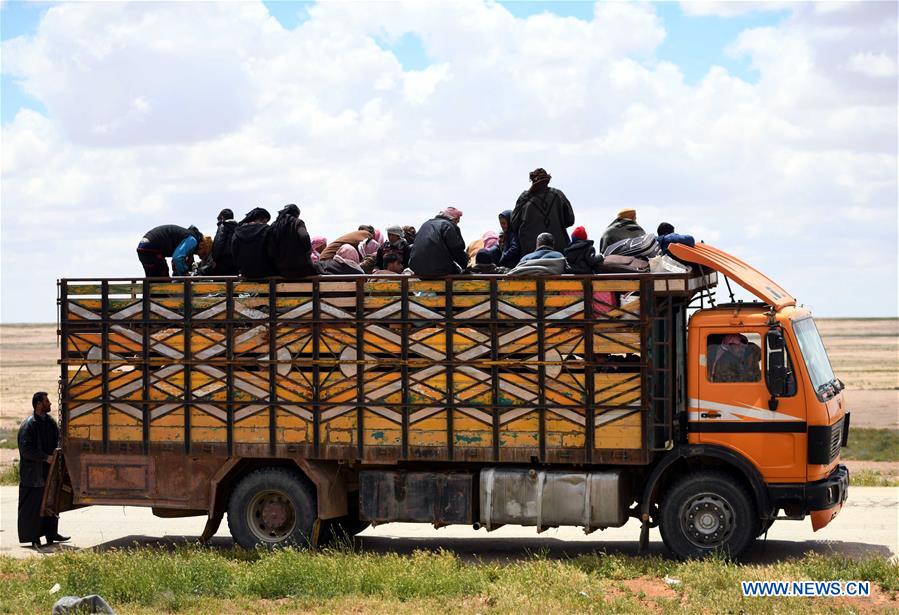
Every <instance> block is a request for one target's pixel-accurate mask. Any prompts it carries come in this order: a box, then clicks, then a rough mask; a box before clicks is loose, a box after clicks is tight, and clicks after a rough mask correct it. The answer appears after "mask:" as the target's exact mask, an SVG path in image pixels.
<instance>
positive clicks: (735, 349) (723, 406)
mask: <svg viewBox="0 0 899 615" xmlns="http://www.w3.org/2000/svg"><path fill="white" fill-rule="evenodd" d="M673 251H674V252H675V253H676V254H677V253H679V254H680V255H681V257H683V258H685V259H687V260H690V261H691V262H695V263H701V264H704V265H706V266H709V267H714V268H715V269H716V270H717V271H719V272H721V273H723V274H724V275H728V276H731V277H732V278H733V279H736V280H738V282H739V283H740V284H741V285H742V286H743V287H744V288H746V289H747V290H749V291H750V292H753V293H754V294H756V296H758V297H759V299H761V301H759V302H750V303H730V304H721V305H717V306H714V307H710V308H707V309H701V310H699V311H697V312H695V313H694V314H693V315H692V316H691V317H690V320H689V326H688V349H689V350H688V352H689V356H688V361H687V363H688V365H689V366H690V370H688V378H687V380H688V382H687V391H688V422H687V425H688V442H689V444H690V445H693V446H697V447H714V448H718V449H722V450H727V451H730V452H732V453H733V454H735V455H737V456H739V457H740V458H742V459H745V460H746V461H748V462H749V463H751V465H752V466H753V468H754V469H755V470H756V471H757V472H758V473H759V475H760V478H761V480H762V481H763V482H764V484H765V485H766V491H767V493H766V494H765V496H766V499H767V501H768V504H767V506H768V510H767V511H763V517H764V515H765V514H767V515H768V519H767V520H765V521H764V523H763V527H765V528H767V527H768V526H770V524H771V523H772V522H773V521H774V520H775V519H778V518H780V519H793V520H799V519H803V518H805V516H806V515H809V516H810V517H811V522H812V526H813V528H814V530H816V531H817V530H818V529H821V528H822V527H824V526H825V525H827V524H828V523H829V522H830V521H831V520H832V519H833V518H834V517H835V516H836V515H837V514H838V513H839V511H840V509H841V507H842V503H843V501H844V500H845V498H846V494H847V486H848V471H847V470H846V468H845V466H842V465H839V453H840V448H841V446H845V444H846V442H847V439H848V433H849V412H848V411H847V410H846V408H845V401H844V397H843V393H842V391H843V388H844V385H843V383H842V382H841V381H840V380H839V379H838V378H837V377H836V376H835V375H834V372H833V369H832V367H831V364H830V361H829V359H828V357H827V352H826V350H825V348H824V344H823V342H822V341H821V337H820V335H819V334H818V329H817V327H816V326H815V321H814V319H813V317H812V314H811V311H810V310H809V309H807V308H804V307H797V306H796V301H795V299H793V298H792V297H791V296H790V295H789V294H788V293H786V292H785V291H783V289H781V288H780V287H779V286H777V285H776V284H774V282H772V281H771V280H770V279H768V278H766V277H765V276H763V275H762V274H761V273H759V272H758V271H756V270H754V269H752V268H751V267H749V265H746V264H745V263H742V262H740V261H738V260H737V259H734V258H733V257H731V256H729V255H726V254H725V253H723V252H721V251H719V250H716V249H715V248H712V247H710V246H704V245H700V246H697V248H696V249H691V250H690V251H689V253H688V251H687V250H685V249H680V248H679V247H675V249H674V250H673Z"/></svg>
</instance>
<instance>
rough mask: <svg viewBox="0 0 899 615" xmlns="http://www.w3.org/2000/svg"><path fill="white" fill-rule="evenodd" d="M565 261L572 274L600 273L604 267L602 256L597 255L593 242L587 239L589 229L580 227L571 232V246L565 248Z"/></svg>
mask: <svg viewBox="0 0 899 615" xmlns="http://www.w3.org/2000/svg"><path fill="white" fill-rule="evenodd" d="M565 260H566V261H568V267H569V268H570V269H571V273H580V274H590V273H598V272H599V271H600V267H601V266H602V255H598V254H597V253H596V248H594V247H593V240H592V239H587V229H585V228H584V227H583V226H579V227H577V228H576V229H574V230H573V231H572V232H571V244H570V245H569V246H568V247H567V248H565Z"/></svg>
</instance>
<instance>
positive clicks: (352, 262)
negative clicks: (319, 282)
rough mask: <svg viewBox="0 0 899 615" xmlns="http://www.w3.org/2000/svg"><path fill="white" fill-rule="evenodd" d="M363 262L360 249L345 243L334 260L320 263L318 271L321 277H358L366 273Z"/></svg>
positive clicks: (330, 259)
mask: <svg viewBox="0 0 899 615" xmlns="http://www.w3.org/2000/svg"><path fill="white" fill-rule="evenodd" d="M361 262H362V256H361V255H360V254H359V249H358V248H356V247H354V246H352V245H350V244H348V243H345V244H343V245H342V246H340V248H338V250H337V254H335V255H334V257H333V258H329V259H328V260H326V261H319V262H318V271H319V273H321V275H357V274H360V273H365V272H364V271H362V267H361V266H360V263H361Z"/></svg>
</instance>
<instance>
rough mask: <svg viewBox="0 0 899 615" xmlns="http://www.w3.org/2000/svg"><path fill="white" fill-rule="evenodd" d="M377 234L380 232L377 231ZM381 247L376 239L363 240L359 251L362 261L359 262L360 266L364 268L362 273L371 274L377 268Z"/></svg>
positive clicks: (358, 247)
mask: <svg viewBox="0 0 899 615" xmlns="http://www.w3.org/2000/svg"><path fill="white" fill-rule="evenodd" d="M375 233H376V234H377V233H379V231H375ZM379 247H381V244H380V243H378V240H377V239H376V238H372V239H363V240H362V241H360V242H359V245H358V246H357V249H358V251H359V256H360V257H361V259H362V260H361V261H360V262H359V266H360V267H362V271H364V272H365V273H371V272H373V271H374V270H375V269H376V268H377V260H378V248H379Z"/></svg>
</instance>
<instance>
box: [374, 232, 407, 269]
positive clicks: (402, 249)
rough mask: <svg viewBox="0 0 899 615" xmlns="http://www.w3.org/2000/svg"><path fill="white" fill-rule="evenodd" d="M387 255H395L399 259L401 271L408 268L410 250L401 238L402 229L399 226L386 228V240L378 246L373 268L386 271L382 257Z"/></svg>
mask: <svg viewBox="0 0 899 615" xmlns="http://www.w3.org/2000/svg"><path fill="white" fill-rule="evenodd" d="M387 254H396V255H397V256H399V257H400V261H401V262H402V264H403V269H405V268H406V267H408V266H409V257H410V256H411V254H412V248H410V247H409V244H408V243H406V240H405V239H404V238H403V227H401V226H400V225H399V224H394V225H393V226H388V227H387V240H386V241H385V242H384V243H382V244H381V245H380V246H378V255H377V257H376V258H375V267H376V268H378V269H386V267H385V266H384V256H385V255H387Z"/></svg>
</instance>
